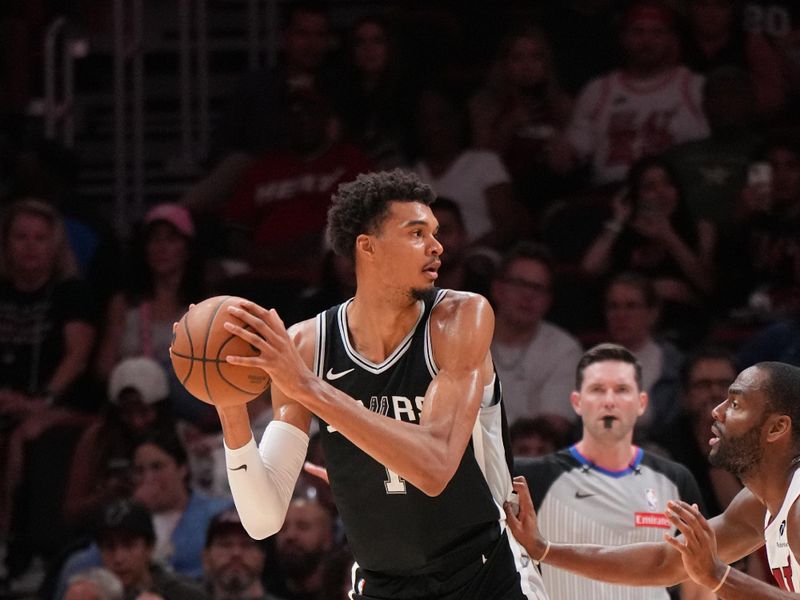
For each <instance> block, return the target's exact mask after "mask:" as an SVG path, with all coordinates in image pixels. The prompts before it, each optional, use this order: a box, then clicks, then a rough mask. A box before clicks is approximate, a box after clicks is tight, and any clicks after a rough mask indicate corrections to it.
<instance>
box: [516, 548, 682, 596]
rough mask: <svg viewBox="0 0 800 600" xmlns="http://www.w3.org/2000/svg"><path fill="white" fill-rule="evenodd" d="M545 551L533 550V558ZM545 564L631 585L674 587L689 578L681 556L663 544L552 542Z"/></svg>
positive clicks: (602, 579) (586, 575)
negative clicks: (617, 544)
mask: <svg viewBox="0 0 800 600" xmlns="http://www.w3.org/2000/svg"><path fill="white" fill-rule="evenodd" d="M535 550H538V549H535ZM543 551H544V549H541V550H539V551H538V553H537V552H536V551H532V552H531V556H532V557H533V558H536V557H537V556H541V554H542V553H543ZM544 562H545V563H547V564H548V565H550V566H553V567H558V568H560V569H565V570H567V571H571V572H572V573H577V574H578V575H582V576H584V577H588V578H589V579H596V580H599V581H605V582H608V583H616V584H622V585H631V586H671V585H676V584H678V583H680V582H681V581H683V580H685V579H686V577H687V575H686V572H685V571H684V569H683V566H682V563H681V559H680V556H679V555H678V553H677V552H675V551H674V550H672V549H671V548H669V547H668V546H667V545H666V544H663V543H642V544H629V545H624V546H598V545H593V544H557V543H551V545H550V550H549V551H548V553H547V557H546V559H545V561H544Z"/></svg>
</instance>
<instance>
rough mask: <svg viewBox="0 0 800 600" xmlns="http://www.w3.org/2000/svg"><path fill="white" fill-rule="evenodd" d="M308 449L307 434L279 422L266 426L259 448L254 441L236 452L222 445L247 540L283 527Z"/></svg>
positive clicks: (261, 536)
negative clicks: (247, 536)
mask: <svg viewBox="0 0 800 600" xmlns="http://www.w3.org/2000/svg"><path fill="white" fill-rule="evenodd" d="M307 450H308V435H307V434H305V433H304V432H303V431H301V430H300V429H298V428H297V427H295V426H294V425H290V424H288V423H284V422H282V421H272V422H271V423H270V424H269V425H267V430H266V431H265V432H264V437H262V438H261V444H260V445H259V447H258V448H256V443H255V440H253V438H250V441H249V442H247V444H245V445H244V446H242V447H241V448H236V449H235V450H231V449H230V448H228V446H227V445H226V446H225V463H226V465H227V467H228V483H229V484H230V486H231V493H232V494H233V501H234V503H235V504H236V510H237V511H238V513H239V518H240V519H241V520H242V525H243V526H244V528H245V530H246V531H247V533H248V534H249V535H250V537H252V538H254V539H258V540H260V539H263V538H265V537H268V536H270V535H273V534H275V533H277V532H278V531H279V530H280V528H281V527H282V526H283V520H284V519H285V518H286V510H287V509H288V508H289V502H290V501H291V499H292V492H293V491H294V486H295V483H297V478H298V477H299V476H300V469H302V468H303V461H305V458H306V451H307Z"/></svg>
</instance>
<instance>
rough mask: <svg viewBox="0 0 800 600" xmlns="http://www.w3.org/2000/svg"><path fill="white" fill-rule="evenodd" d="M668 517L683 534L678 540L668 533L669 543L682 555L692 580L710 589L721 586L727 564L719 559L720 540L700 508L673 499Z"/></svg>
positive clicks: (668, 504)
mask: <svg viewBox="0 0 800 600" xmlns="http://www.w3.org/2000/svg"><path fill="white" fill-rule="evenodd" d="M666 514H667V518H668V519H669V520H670V522H671V523H672V524H673V525H674V526H675V527H677V528H678V531H680V532H681V533H682V534H683V537H682V538H676V537H673V536H671V535H669V534H666V533H665V534H664V539H665V540H666V542H667V543H668V544H669V545H670V546H672V547H673V548H675V549H676V550H677V551H678V552H680V553H681V558H682V559H683V566H684V568H685V569H686V572H687V573H688V574H689V577H691V578H692V580H693V581H695V582H696V583H698V584H700V585H702V586H705V587H707V588H709V589H714V588H715V587H717V585H718V584H719V582H720V581H721V580H722V578H723V576H725V573H726V569H727V567H726V565H725V564H724V563H723V562H722V561H720V560H719V557H718V556H717V538H716V535H715V534H714V530H713V529H711V526H710V525H709V524H708V521H707V520H706V518H705V517H704V516H703V515H702V514H700V511H699V510H698V508H697V505H689V504H687V503H686V502H683V501H673V500H670V501H669V502H668V503H667V513H666Z"/></svg>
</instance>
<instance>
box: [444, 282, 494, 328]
mask: <svg viewBox="0 0 800 600" xmlns="http://www.w3.org/2000/svg"><path fill="white" fill-rule="evenodd" d="M469 315H475V316H482V317H489V318H491V319H492V320H494V311H493V310H492V305H491V304H490V303H489V301H488V300H487V299H486V298H485V297H484V296H481V295H480V294H476V293H474V292H464V291H460V290H449V289H443V290H441V291H440V296H439V301H438V302H437V304H436V306H435V307H434V308H433V311H432V312H431V319H432V320H433V321H434V323H443V324H448V323H449V322H450V321H452V320H455V319H458V318H459V317H462V316H469Z"/></svg>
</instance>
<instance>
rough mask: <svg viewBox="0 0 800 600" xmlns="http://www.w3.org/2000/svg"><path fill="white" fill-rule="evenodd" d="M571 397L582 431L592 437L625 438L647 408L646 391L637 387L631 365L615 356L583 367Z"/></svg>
mask: <svg viewBox="0 0 800 600" xmlns="http://www.w3.org/2000/svg"><path fill="white" fill-rule="evenodd" d="M571 399H572V407H573V408H574V409H575V412H576V413H577V414H578V415H580V416H581V418H582V419H583V428H584V431H585V434H586V435H590V436H592V437H594V438H596V439H605V440H623V439H625V438H626V437H627V436H629V435H631V433H632V431H633V426H634V425H635V424H636V419H638V418H639V417H640V416H641V415H642V414H643V413H644V411H645V408H647V394H645V393H643V392H640V391H639V386H638V384H637V383H636V369H635V367H634V366H633V365H632V364H630V363H626V362H622V361H616V360H608V361H602V362H596V363H594V364H591V365H589V366H588V367H586V368H585V369H584V370H583V383H582V384H581V389H580V390H578V391H576V392H573V393H572V398H571Z"/></svg>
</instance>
